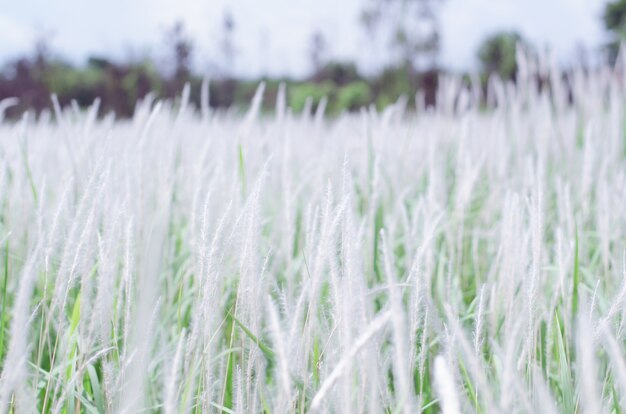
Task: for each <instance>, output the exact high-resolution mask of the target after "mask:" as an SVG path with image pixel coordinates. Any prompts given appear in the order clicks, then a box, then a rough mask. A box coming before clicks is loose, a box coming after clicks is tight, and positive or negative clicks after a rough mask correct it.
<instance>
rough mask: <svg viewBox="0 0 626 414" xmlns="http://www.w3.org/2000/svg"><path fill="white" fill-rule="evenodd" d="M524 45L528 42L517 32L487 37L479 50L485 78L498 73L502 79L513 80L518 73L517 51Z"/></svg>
mask: <svg viewBox="0 0 626 414" xmlns="http://www.w3.org/2000/svg"><path fill="white" fill-rule="evenodd" d="M524 44H527V43H526V41H524V39H523V38H522V36H521V35H520V34H519V33H517V32H499V33H495V34H493V35H491V36H489V37H487V38H486V39H485V40H484V41H483V43H482V44H481V46H480V47H479V49H478V60H479V61H480V69H481V72H482V73H483V76H484V77H485V78H486V77H488V76H489V75H491V74H494V73H496V74H498V75H499V76H500V77H501V78H502V79H513V78H514V77H515V74H516V72H517V63H516V60H515V50H516V48H517V47H518V45H524Z"/></svg>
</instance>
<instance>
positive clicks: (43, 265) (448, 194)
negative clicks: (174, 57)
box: [0, 56, 626, 414]
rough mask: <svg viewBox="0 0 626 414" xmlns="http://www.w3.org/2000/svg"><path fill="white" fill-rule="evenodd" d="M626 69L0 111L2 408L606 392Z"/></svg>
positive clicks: (323, 404)
mask: <svg viewBox="0 0 626 414" xmlns="http://www.w3.org/2000/svg"><path fill="white" fill-rule="evenodd" d="M625 80H626V74H624V73H623V71H619V70H616V71H613V70H609V69H602V70H597V71H595V70H594V71H587V72H585V71H582V70H576V71H573V72H571V73H570V74H569V76H568V77H567V79H564V78H563V77H562V76H561V73H560V72H559V70H557V69H556V66H555V65H554V64H550V62H549V61H540V60H536V59H534V58H528V57H524V56H520V72H519V74H518V80H517V83H516V84H513V83H505V82H502V81H499V80H498V79H495V78H494V79H492V80H491V81H490V84H489V89H488V94H487V97H486V102H487V108H485V107H484V105H483V103H482V98H481V93H482V91H481V90H480V89H478V88H476V87H473V88H472V87H467V86H466V85H465V84H463V83H462V82H461V81H460V80H459V79H456V78H443V79H442V80H441V82H440V88H439V91H438V100H437V102H438V103H437V106H436V107H435V108H424V107H423V105H421V100H420V96H419V95H418V96H417V98H416V99H417V101H418V103H417V107H418V110H416V111H414V110H408V109H407V100H400V101H398V102H397V103H395V104H394V105H391V106H389V107H388V108H386V109H385V110H384V111H377V110H376V109H375V108H363V109H362V110H361V111H360V112H359V113H346V114H343V115H341V116H339V117H336V118H332V119H331V118H328V117H326V116H325V115H324V109H323V104H322V105H318V108H317V110H316V111H311V110H309V109H307V110H305V111H304V112H302V113H293V112H292V111H291V110H290V108H289V102H287V100H286V99H285V96H286V94H285V91H284V90H282V93H281V94H280V95H279V99H278V102H277V106H276V111H275V113H274V114H264V113H260V103H261V100H262V99H263V86H262V85H261V86H260V87H259V90H258V91H257V95H256V96H255V98H254V99H253V101H252V102H251V105H250V108H249V109H248V110H247V112H245V113H237V112H236V111H226V112H224V111H219V112H215V111H211V109H210V108H209V107H208V105H207V104H206V102H207V99H206V98H207V97H206V93H204V94H203V96H204V99H203V102H205V104H203V105H201V107H200V108H195V107H193V106H192V105H190V104H188V102H189V101H188V97H189V90H188V89H186V90H185V91H184V92H183V94H182V96H181V98H180V99H178V100H176V101H158V102H157V101H155V100H154V99H152V98H150V97H148V98H146V99H144V100H143V101H142V102H141V103H140V104H139V105H138V106H137V108H136V110H135V114H134V116H133V118H132V119H130V120H116V119H115V118H114V117H113V116H105V117H103V118H100V117H98V116H96V115H97V110H98V108H97V103H96V104H94V106H93V107H91V108H90V109H88V110H86V111H85V110H82V109H80V108H78V107H77V106H73V107H72V106H70V107H67V108H61V107H60V105H58V103H57V102H56V101H54V100H53V103H54V105H51V107H52V108H53V109H52V110H51V111H50V112H47V113H43V114H42V115H40V116H38V117H35V116H34V115H33V114H27V115H25V116H24V117H23V119H22V120H21V121H19V122H9V121H3V122H1V123H0V246H1V249H0V300H1V306H0V311H1V312H2V313H1V315H0V361H1V363H0V364H1V365H0V367H1V375H0V410H1V412H2V413H6V412H8V413H35V412H43V413H78V412H85V413H136V412H162V413H168V414H169V413H200V412H222V413H258V412H264V413H277V414H278V413H304V412H319V413H325V412H329V413H361V412H367V413H382V412H387V413H416V412H426V413H436V412H443V413H446V414H454V413H461V412H463V413H465V412H478V413H498V412H505V413H513V412H515V413H518V412H542V413H622V412H623V411H624V408H625V407H626V356H625V352H624V350H625V349H626V348H625V344H626V332H625V329H624V328H625V324H626V306H625V305H626V255H625V248H626V134H625V132H626V130H625V125H626V124H625V121H626V107H625V103H626V90H625V88H626V82H625ZM540 81H541V85H540ZM540 86H541V87H540ZM204 91H205V92H206V88H204ZM411 99H413V98H411ZM11 103H13V102H9V101H5V102H4V104H2V103H0V107H3V106H4V107H5V106H8V105H9V104H11ZM0 112H2V111H0Z"/></svg>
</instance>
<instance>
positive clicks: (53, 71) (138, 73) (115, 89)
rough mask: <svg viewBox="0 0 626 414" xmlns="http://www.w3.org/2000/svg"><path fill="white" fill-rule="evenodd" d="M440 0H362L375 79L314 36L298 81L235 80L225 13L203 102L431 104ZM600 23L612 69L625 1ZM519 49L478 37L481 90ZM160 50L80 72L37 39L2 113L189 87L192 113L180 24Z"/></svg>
mask: <svg viewBox="0 0 626 414" xmlns="http://www.w3.org/2000/svg"><path fill="white" fill-rule="evenodd" d="M442 1H443V0H364V7H363V11H362V13H361V16H360V22H361V25H362V28H363V31H364V33H365V34H366V35H367V36H369V37H371V38H372V39H373V38H375V37H377V38H383V39H382V41H383V42H384V44H386V45H388V46H389V50H391V51H393V53H394V56H395V59H393V61H391V62H389V64H388V65H387V66H386V67H385V68H383V69H382V70H381V71H379V72H378V73H374V74H364V73H361V72H360V71H359V69H358V68H357V66H356V65H355V64H354V63H353V62H338V61H332V60H330V59H328V58H327V54H328V53H327V49H328V45H329V43H330V42H331V39H326V38H325V37H324V35H323V34H322V33H321V32H320V31H315V32H314V33H312V34H311V40H310V45H309V47H308V49H307V50H306V53H308V59H309V61H310V67H311V73H310V75H309V76H307V77H305V78H302V79H293V78H289V77H282V78H267V77H259V78H256V79H242V78H236V77H234V76H233V75H232V73H231V71H230V70H229V69H230V68H232V67H233V62H234V61H235V60H236V59H237V52H236V48H235V47H234V41H233V36H234V33H235V31H236V22H235V21H234V19H233V16H232V15H230V14H229V13H225V14H224V17H223V22H222V27H221V38H220V40H219V48H220V51H219V52H220V53H219V58H218V59H216V62H214V64H213V65H212V66H213V67H212V68H211V76H210V77H211V79H210V105H211V106H212V107H214V108H231V107H238V108H245V107H246V106H247V105H248V103H249V102H250V99H251V98H252V96H253V95H254V92H255V90H256V88H257V86H258V84H259V83H260V82H261V81H264V82H266V86H267V87H266V93H265V99H264V101H263V105H264V106H263V109H264V110H265V111H272V110H273V108H274V107H275V100H276V95H277V91H278V88H279V85H280V84H281V83H284V84H285V85H286V87H287V91H288V99H289V105H290V106H291V108H292V109H293V111H295V112H301V111H303V110H304V109H305V108H308V109H309V110H315V108H316V107H317V105H318V104H319V103H320V102H321V101H322V98H324V97H326V98H327V107H326V113H328V114H331V115H336V114H339V113H341V112H343V111H353V110H357V109H358V108H360V107H362V106H365V105H369V104H374V105H376V106H377V107H378V108H383V107H385V106H386V105H388V104H390V103H393V102H395V101H396V100H397V99H399V98H400V97H401V96H406V97H408V98H411V99H408V104H409V105H410V106H411V105H415V102H414V100H413V99H412V97H413V96H414V95H415V92H416V91H417V90H420V91H422V92H423V96H424V104H425V105H426V106H428V105H433V104H434V103H435V99H436V91H437V80H438V77H439V75H440V74H441V73H443V72H444V71H443V69H442V68H440V67H439V65H438V59H437V57H438V52H439V48H440V36H439V26H438V25H439V21H438V10H439V8H440V6H441V2H442ZM602 20H603V23H604V26H605V28H606V29H607V31H608V32H609V34H610V36H611V40H610V42H609V43H608V44H607V45H606V56H607V59H608V61H609V62H611V63H613V62H615V61H616V58H617V55H618V50H619V45H620V43H621V42H622V41H624V40H626V0H614V1H611V2H609V3H607V5H606V7H605V10H604V14H603V16H602ZM383 28H386V29H385V30H383ZM415 28H419V30H414V29H415ZM519 44H522V45H524V46H525V47H527V48H532V45H530V44H529V42H528V41H527V40H525V39H524V38H523V37H522V36H521V35H520V34H519V33H517V32H514V31H503V32H499V33H493V34H492V35H490V36H488V37H487V38H486V39H485V40H484V42H483V43H482V45H481V46H480V47H479V48H478V50H477V51H476V57H477V60H478V63H479V65H478V67H479V70H480V81H481V82H482V85H483V88H484V87H485V85H486V83H487V80H488V78H489V76H491V75H494V74H495V75H497V76H499V77H501V78H503V79H510V80H514V79H515V74H516V71H517V68H516V63H515V50H516V47H517V45H519ZM163 50H165V51H166V57H165V58H164V59H161V60H159V61H158V63H157V61H156V60H154V59H151V58H149V57H144V58H141V59H129V60H126V61H120V60H114V59H111V58H108V57H106V56H92V57H90V58H89V59H88V60H87V62H85V63H84V64H82V65H72V64H70V63H69V62H67V61H65V60H64V59H63V58H62V57H60V56H58V55H57V54H55V53H54V51H53V50H52V47H51V45H50V44H48V42H47V40H46V39H45V38H41V39H40V40H39V41H38V42H36V44H35V45H34V48H33V50H32V52H30V53H28V54H26V55H24V56H18V57H16V58H14V59H13V60H11V61H8V62H5V63H4V64H3V65H1V66H0V99H3V98H7V97H18V98H19V100H20V101H19V105H17V106H15V107H13V108H10V109H9V110H8V111H7V115H8V116H9V117H14V118H15V117H18V116H19V115H20V114H21V113H23V112H24V111H25V110H34V111H35V112H40V111H42V110H43V109H45V108H49V107H50V103H51V100H50V96H51V95H52V94H56V95H57V96H58V99H59V101H60V103H61V104H62V105H68V104H71V103H72V102H73V101H74V102H75V103H76V104H77V105H78V106H79V107H85V106H88V105H90V104H92V103H93V102H94V100H95V99H96V98H100V100H101V102H100V109H99V110H100V114H102V115H103V114H107V113H110V112H113V113H115V114H116V116H117V117H121V118H124V117H130V116H132V114H133V112H134V108H135V105H136V104H137V102H138V100H140V99H141V98H143V97H145V96H146V94H148V93H149V92H154V93H155V94H156V95H157V96H158V97H160V98H175V97H177V96H178V95H179V94H180V92H181V91H182V89H183V87H184V85H185V84H186V83H189V84H190V86H191V101H192V102H193V103H194V104H195V105H197V106H199V105H200V102H199V101H200V89H201V88H200V85H201V83H202V80H203V76H202V75H201V74H200V73H197V72H195V71H194V69H193V65H192V58H193V56H194V53H195V50H194V43H193V40H192V39H191V38H189V37H188V35H187V34H186V32H185V27H184V25H183V24H182V23H176V24H175V25H174V26H173V27H171V28H170V29H168V30H167V31H166V32H165V33H164V39H163ZM466 79H469V77H468V76H466Z"/></svg>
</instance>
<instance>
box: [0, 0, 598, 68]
mask: <svg viewBox="0 0 626 414" xmlns="http://www.w3.org/2000/svg"><path fill="white" fill-rule="evenodd" d="M605 2H606V1H605V0H445V1H444V3H443V5H442V7H441V9H440V23H441V28H442V32H441V34H442V49H441V54H440V58H439V59H440V62H441V64H442V65H443V66H444V67H446V68H448V69H452V70H471V69H474V68H475V67H476V58H475V55H476V49H477V48H478V46H479V44H480V42H481V41H482V40H483V39H484V38H485V36H487V35H489V34H491V33H494V32H496V31H498V30H510V29H515V30H517V31H519V32H520V33H521V34H522V35H523V36H525V37H526V38H528V39H529V40H530V41H531V42H532V43H533V44H535V45H536V46H539V47H541V48H543V47H549V48H550V50H552V51H553V52H554V53H555V54H556V56H557V57H558V59H559V61H561V62H563V63H567V62H568V61H571V60H572V59H573V57H574V56H575V54H576V51H577V50H578V48H579V46H581V45H582V46H584V47H586V48H587V49H589V50H594V49H598V47H599V46H600V45H602V44H603V43H604V42H605V41H606V34H605V33H604V31H603V28H602V25H601V21H600V16H601V13H602V8H603V6H604V4H605ZM259 5H262V6H259ZM363 5H364V2H363V0H107V1H103V0H99V1H91V0H19V1H2V2H0V61H4V60H5V59H8V58H11V57H14V56H16V55H18V54H20V53H24V52H28V51H31V50H32V49H33V44H34V42H35V39H37V38H41V37H45V38H46V39H47V40H48V42H49V43H50V46H51V48H52V49H53V50H54V51H55V52H56V53H57V54H59V55H61V56H63V57H64V58H66V59H68V60H70V61H72V62H74V63H81V62H84V61H85V59H86V58H87V57H88V56H90V55H105V56H112V57H114V58H120V59H122V58H128V57H140V56H143V55H145V54H148V55H150V56H152V57H153V58H155V59H157V61H158V59H165V57H166V52H165V50H164V49H165V47H164V33H165V31H166V30H167V29H168V28H170V27H171V26H172V25H173V24H174V23H175V22H176V21H181V22H183V24H184V25H185V29H186V31H187V33H188V34H189V36H190V37H192V38H193V39H194V46H195V55H194V67H195V68H196V69H197V70H200V71H203V70H206V71H208V70H209V67H210V63H209V62H211V61H215V60H216V59H217V58H218V57H219V56H220V55H219V38H220V33H221V21H222V17H223V15H224V11H225V10H228V11H229V12H230V13H231V14H232V16H233V18H234V20H235V31H234V43H235V47H236V50H237V57H236V59H235V61H234V68H232V71H233V72H234V73H236V74H238V75H242V76H258V75H284V74H286V75H292V76H303V75H306V74H307V73H308V72H309V71H310V69H311V68H310V59H309V45H310V38H311V34H312V33H313V32H314V31H316V30H319V31H321V33H322V34H323V35H324V37H325V38H326V39H327V43H328V56H329V58H334V59H341V60H352V61H356V62H357V63H358V64H359V66H360V67H361V68H364V69H365V70H370V69H372V68H376V67H378V66H379V65H380V63H381V61H383V60H385V59H386V58H388V48H387V47H385V45H381V44H378V45H376V44H373V43H372V41H371V39H368V38H367V36H366V34H365V33H364V31H363V30H362V28H361V27H360V25H359V22H358V15H359V12H360V10H361V9H362V7H363Z"/></svg>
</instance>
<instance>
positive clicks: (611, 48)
mask: <svg viewBox="0 0 626 414" xmlns="http://www.w3.org/2000/svg"><path fill="white" fill-rule="evenodd" d="M602 20H603V22H604V27H605V28H606V30H608V31H609V32H611V35H612V39H611V41H610V42H609V43H608V44H607V46H606V47H607V52H608V58H609V62H611V63H615V59H617V54H618V52H619V45H620V43H621V42H623V41H625V40H626V0H614V1H611V2H609V3H607V4H606V7H605V8H604V14H603V15H602Z"/></svg>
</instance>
